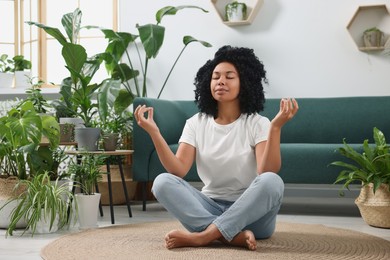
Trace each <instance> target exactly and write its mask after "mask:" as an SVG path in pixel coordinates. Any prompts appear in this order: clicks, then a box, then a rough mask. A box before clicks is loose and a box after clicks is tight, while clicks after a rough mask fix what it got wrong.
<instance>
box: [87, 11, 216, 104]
mask: <svg viewBox="0 0 390 260" xmlns="http://www.w3.org/2000/svg"><path fill="white" fill-rule="evenodd" d="M187 8H195V9H199V10H201V11H203V12H206V13H207V12H208V11H207V10H204V9H202V8H200V7H197V6H192V5H191V6H189V5H185V6H176V7H173V6H166V7H163V8H161V9H160V10H158V11H157V13H156V24H145V25H138V24H137V30H138V35H136V34H131V33H128V32H115V31H113V30H110V29H101V31H102V32H103V33H104V35H105V37H106V38H107V39H108V46H107V48H106V52H107V53H109V54H110V55H112V59H111V60H110V59H106V69H107V71H108V73H109V74H110V75H111V77H112V78H115V79H120V80H121V81H122V83H123V85H124V86H125V88H126V90H127V91H128V95H129V97H128V98H131V99H133V98H134V97H135V96H143V97H144V96H147V85H146V82H147V80H146V79H147V73H148V66H149V61H150V60H151V59H154V58H156V57H157V55H158V53H159V51H160V48H161V46H162V45H163V42H164V36H165V27H164V26H162V25H161V21H162V19H163V17H164V16H166V15H175V14H176V13H177V12H178V11H180V10H182V9H187ZM89 28H90V27H89ZM139 41H140V42H141V44H138V43H139ZM192 42H199V43H201V44H202V45H203V46H205V47H211V44H210V43H208V42H205V41H201V40H197V39H195V38H194V37H192V36H184V37H183V44H184V46H183V48H182V49H181V51H180V52H179V54H178V56H177V58H176V60H175V62H174V63H173V65H172V67H171V68H170V70H169V72H168V74H167V76H166V78H165V80H164V82H163V84H162V86H161V88H160V91H159V94H158V96H157V98H159V97H160V96H161V93H162V92H163V90H164V88H165V86H166V83H167V81H168V79H169V77H170V75H171V73H172V71H173V69H174V68H175V66H176V63H177V61H178V60H179V58H180V57H181V55H182V53H183V52H184V50H185V49H186V48H187V46H188V45H189V44H190V43H192ZM138 46H142V47H143V51H142V52H141V51H140V49H139V47H138ZM130 49H134V50H135V52H136V53H137V55H136V57H135V58H138V59H139V63H140V68H139V69H136V68H135V67H134V65H133V64H134V59H135V58H134V57H131V55H130V52H129V50H130ZM142 57H144V58H142ZM122 59H123V60H125V61H127V62H122ZM140 77H141V78H140ZM131 82H133V84H131ZM140 82H142V87H141V86H140ZM132 86H133V87H132Z"/></svg>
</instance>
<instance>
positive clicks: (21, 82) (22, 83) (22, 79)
mask: <svg viewBox="0 0 390 260" xmlns="http://www.w3.org/2000/svg"><path fill="white" fill-rule="evenodd" d="M30 78H31V71H15V88H28V87H30V82H29V80H30Z"/></svg>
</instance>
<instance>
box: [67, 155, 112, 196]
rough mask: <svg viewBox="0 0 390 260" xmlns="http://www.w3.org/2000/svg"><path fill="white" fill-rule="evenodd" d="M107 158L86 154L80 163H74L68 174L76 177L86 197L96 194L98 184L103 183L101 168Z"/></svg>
mask: <svg viewBox="0 0 390 260" xmlns="http://www.w3.org/2000/svg"><path fill="white" fill-rule="evenodd" d="M104 160H105V156H103V155H91V154H88V153H85V154H83V155H82V158H81V159H80V161H78V162H75V161H72V163H71V165H70V166H69V168H68V174H69V175H71V176H74V178H75V180H76V182H77V183H78V185H79V186H80V188H81V191H82V193H83V194H85V195H93V194H94V193H95V186H96V184H97V183H98V182H99V181H101V179H102V174H103V172H102V171H101V170H100V166H101V165H103V164H104Z"/></svg>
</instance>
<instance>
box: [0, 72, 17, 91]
mask: <svg viewBox="0 0 390 260" xmlns="http://www.w3.org/2000/svg"><path fill="white" fill-rule="evenodd" d="M13 83H14V74H11V73H5V72H0V88H12V84H13Z"/></svg>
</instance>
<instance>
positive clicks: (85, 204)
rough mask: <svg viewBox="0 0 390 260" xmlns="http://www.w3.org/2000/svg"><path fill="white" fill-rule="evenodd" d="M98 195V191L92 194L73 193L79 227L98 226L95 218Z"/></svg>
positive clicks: (96, 215)
mask: <svg viewBox="0 0 390 260" xmlns="http://www.w3.org/2000/svg"><path fill="white" fill-rule="evenodd" d="M100 196H101V195H100V193H95V194H93V195H85V194H82V193H78V194H75V198H76V203H77V209H78V211H77V212H78V218H79V228H80V229H88V228H96V227H98V225H97V218H98V210H99V201H100Z"/></svg>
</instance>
